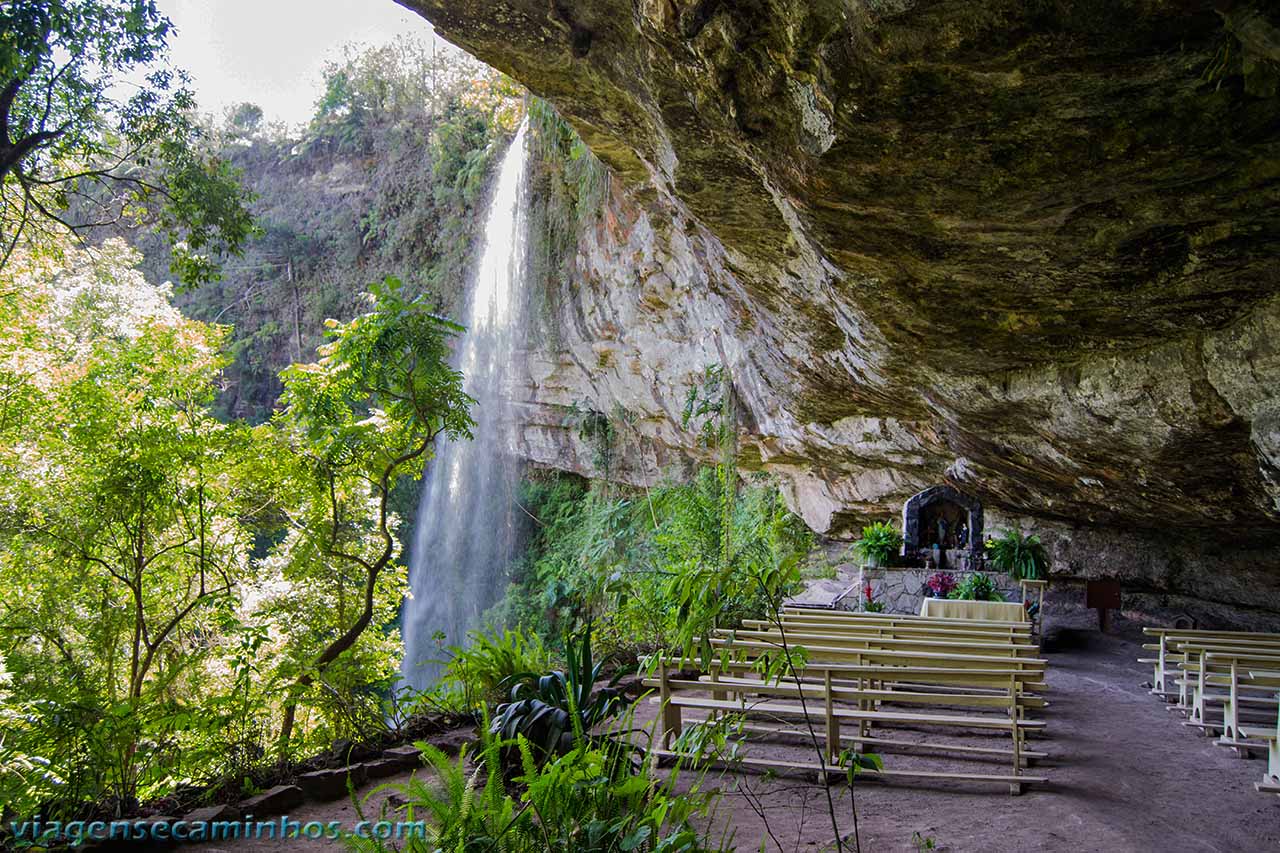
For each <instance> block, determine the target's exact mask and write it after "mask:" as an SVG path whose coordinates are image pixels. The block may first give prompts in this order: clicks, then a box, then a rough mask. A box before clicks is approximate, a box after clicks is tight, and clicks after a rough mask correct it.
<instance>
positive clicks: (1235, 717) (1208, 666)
mask: <svg viewBox="0 0 1280 853" xmlns="http://www.w3.org/2000/svg"><path fill="white" fill-rule="evenodd" d="M1182 648H1183V651H1184V657H1185V658H1186V660H1184V661H1183V662H1182V663H1181V664H1180V665H1179V666H1180V668H1181V669H1182V673H1183V674H1182V676H1181V677H1180V678H1179V679H1178V685H1179V688H1180V690H1186V689H1187V688H1189V690H1190V700H1189V703H1188V706H1187V708H1186V710H1187V712H1188V715H1189V716H1190V718H1191V724H1193V725H1198V726H1199V727H1200V728H1203V729H1206V730H1208V731H1210V732H1212V731H1213V730H1215V729H1216V728H1221V729H1222V738H1223V740H1222V741H1221V742H1223V745H1225V746H1240V745H1242V744H1241V742H1240V741H1241V738H1240V734H1239V727H1240V722H1241V717H1242V714H1241V709H1242V706H1252V707H1254V708H1264V707H1265V708H1274V707H1276V701H1275V699H1274V698H1272V697H1270V696H1268V697H1258V696H1253V695H1250V694H1249V693H1247V692H1246V690H1249V691H1252V690H1253V689H1263V686H1262V685H1257V686H1256V687H1255V685H1253V684H1252V681H1251V679H1250V678H1249V675H1248V669H1249V667H1251V666H1267V665H1271V666H1277V667H1280V648H1276V649H1271V650H1267V649H1261V650H1255V649H1246V650H1243V651H1241V650H1235V649H1231V648H1222V647H1218V646H1211V647H1202V646H1199V645H1196V644H1187V645H1184V646H1183V647H1182ZM1211 688H1224V689H1225V690H1226V692H1225V693H1216V694H1215V693H1210V689H1211ZM1268 692H1271V691H1268ZM1218 704H1221V705H1222V706H1223V707H1222V713H1223V720H1222V725H1221V726H1220V727H1219V726H1214V725H1212V724H1211V723H1210V721H1209V715H1208V711H1209V707H1210V706H1212V705H1218Z"/></svg>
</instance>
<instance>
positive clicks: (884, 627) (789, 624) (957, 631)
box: [742, 614, 1033, 644]
mask: <svg viewBox="0 0 1280 853" xmlns="http://www.w3.org/2000/svg"><path fill="white" fill-rule="evenodd" d="M742 624H743V628H744V629H747V630H774V629H777V628H778V627H779V625H781V627H782V628H783V629H784V630H787V631H842V632H856V633H858V634H875V635H883V636H889V637H904V638H907V637H937V638H939V639H946V638H953V639H958V640H983V641H988V642H998V641H1003V642H1015V643H1023V644H1032V642H1033V641H1032V639H1031V634H1030V633H1029V632H1022V631H1016V632H1015V631H1009V630H998V631H984V630H981V629H973V628H968V627H964V626H960V627H956V626H953V625H936V624H932V623H929V624H923V625H913V624H911V623H876V622H870V621H865V622H864V621H861V620H848V619H820V618H815V617H811V616H790V615H787V614H783V615H782V617H781V620H779V621H777V622H774V621H768V620H764V619H747V620H744V621H743V623H742Z"/></svg>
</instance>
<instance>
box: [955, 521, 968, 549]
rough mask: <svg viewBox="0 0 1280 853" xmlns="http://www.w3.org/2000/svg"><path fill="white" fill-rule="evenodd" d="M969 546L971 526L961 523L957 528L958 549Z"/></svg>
mask: <svg viewBox="0 0 1280 853" xmlns="http://www.w3.org/2000/svg"><path fill="white" fill-rule="evenodd" d="M968 544H969V525H968V524H966V523H965V522H963V521H962V522H960V526H959V527H958V528H956V547H957V548H963V547H964V546H966V545H968Z"/></svg>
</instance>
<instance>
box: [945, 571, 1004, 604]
mask: <svg viewBox="0 0 1280 853" xmlns="http://www.w3.org/2000/svg"><path fill="white" fill-rule="evenodd" d="M947 598H958V599H965V600H967V601H1004V596H1003V595H1001V594H1000V590H998V589H996V585H995V583H994V582H993V581H992V580H991V578H989V577H988V576H987V575H984V574H983V573H982V572H970V573H969V574H967V575H965V576H964V577H963V578H962V579H961V580H960V583H958V584H956V587H955V589H953V590H952V591H951V594H950V595H948V596H947Z"/></svg>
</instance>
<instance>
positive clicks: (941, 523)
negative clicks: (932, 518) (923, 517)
mask: <svg viewBox="0 0 1280 853" xmlns="http://www.w3.org/2000/svg"><path fill="white" fill-rule="evenodd" d="M938 544H939V545H941V546H942V547H943V548H946V547H947V520H946V519H945V518H940V519H938Z"/></svg>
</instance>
